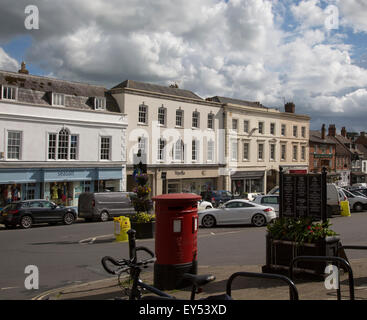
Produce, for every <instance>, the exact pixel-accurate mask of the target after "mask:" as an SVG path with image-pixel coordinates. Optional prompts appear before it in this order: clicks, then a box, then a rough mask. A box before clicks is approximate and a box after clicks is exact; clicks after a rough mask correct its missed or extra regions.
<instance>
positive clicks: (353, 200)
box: [342, 189, 367, 211]
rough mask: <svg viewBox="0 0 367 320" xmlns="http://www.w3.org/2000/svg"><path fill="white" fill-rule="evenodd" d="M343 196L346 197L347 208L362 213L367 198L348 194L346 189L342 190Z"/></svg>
mask: <svg viewBox="0 0 367 320" xmlns="http://www.w3.org/2000/svg"><path fill="white" fill-rule="evenodd" d="M342 191H343V192H344V194H345V195H346V196H347V198H348V201H349V206H350V208H351V209H353V210H354V211H362V210H363V209H364V208H365V207H367V198H366V197H364V196H362V195H357V194H353V193H351V192H349V191H348V190H346V189H342Z"/></svg>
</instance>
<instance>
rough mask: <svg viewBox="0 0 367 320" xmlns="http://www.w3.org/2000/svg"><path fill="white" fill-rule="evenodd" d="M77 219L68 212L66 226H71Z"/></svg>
mask: <svg viewBox="0 0 367 320" xmlns="http://www.w3.org/2000/svg"><path fill="white" fill-rule="evenodd" d="M74 220H75V218H74V215H73V214H72V213H71V212H66V213H65V215H64V219H63V221H64V224H66V225H71V224H73V222H74Z"/></svg>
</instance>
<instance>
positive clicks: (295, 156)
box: [293, 145, 298, 161]
mask: <svg viewBox="0 0 367 320" xmlns="http://www.w3.org/2000/svg"><path fill="white" fill-rule="evenodd" d="M293 160H294V161H297V160H298V146H296V145H294V146H293Z"/></svg>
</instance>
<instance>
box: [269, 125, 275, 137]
mask: <svg viewBox="0 0 367 320" xmlns="http://www.w3.org/2000/svg"><path fill="white" fill-rule="evenodd" d="M270 134H272V135H275V123H273V122H272V123H270Z"/></svg>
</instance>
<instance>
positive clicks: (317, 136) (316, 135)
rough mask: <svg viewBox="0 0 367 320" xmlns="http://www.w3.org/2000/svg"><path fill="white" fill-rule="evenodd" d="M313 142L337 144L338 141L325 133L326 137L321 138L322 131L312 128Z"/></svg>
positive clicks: (311, 138)
mask: <svg viewBox="0 0 367 320" xmlns="http://www.w3.org/2000/svg"><path fill="white" fill-rule="evenodd" d="M309 140H310V141H311V142H315V143H325V144H336V142H335V141H334V140H333V139H332V138H331V137H330V136H328V135H326V133H325V139H321V132H320V131H317V130H310V139H309Z"/></svg>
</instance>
